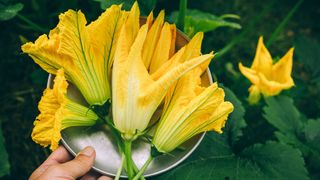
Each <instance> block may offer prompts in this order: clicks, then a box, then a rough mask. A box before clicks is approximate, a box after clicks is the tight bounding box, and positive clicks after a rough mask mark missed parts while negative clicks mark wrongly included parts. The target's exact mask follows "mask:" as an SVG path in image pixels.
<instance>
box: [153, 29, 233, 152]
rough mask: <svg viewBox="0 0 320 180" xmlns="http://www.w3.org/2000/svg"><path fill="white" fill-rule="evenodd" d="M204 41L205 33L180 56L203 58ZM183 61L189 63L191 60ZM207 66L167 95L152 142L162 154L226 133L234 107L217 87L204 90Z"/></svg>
mask: <svg viewBox="0 0 320 180" xmlns="http://www.w3.org/2000/svg"><path fill="white" fill-rule="evenodd" d="M202 37H203V34H202V33H198V34H196V35H195V37H194V39H192V40H191V42H190V43H189V45H188V46H187V47H186V50H184V49H181V50H180V51H179V52H178V53H181V57H186V56H187V57H188V56H196V55H197V54H198V55H199V54H200V48H201V41H202ZM188 48H192V49H193V50H194V51H190V49H188ZM181 51H182V52H181ZM179 60H181V59H180V58H177V59H174V60H173V61H179ZM183 61H188V58H187V59H183ZM172 64H175V63H174V62H172ZM207 66H208V64H203V65H202V66H200V67H197V68H196V69H193V70H191V71H190V72H188V73H187V74H185V75H183V76H182V77H181V78H180V80H179V81H178V82H177V83H175V84H174V85H173V86H172V87H171V88H170V91H169V92H168V93H167V95H166V98H165V104H164V108H163V113H162V116H161V118H160V120H159V124H158V126H157V128H156V132H155V134H154V137H153V141H152V143H153V144H154V145H155V147H156V148H157V150H158V151H160V152H163V153H166V152H170V151H172V150H174V149H175V148H176V147H178V146H179V145H181V144H182V143H184V142H185V141H187V140H188V139H190V138H192V137H193V136H195V135H197V134H199V133H201V132H204V131H209V130H213V131H216V132H218V133H222V131H221V128H222V127H224V125H225V122H226V120H227V117H228V115H229V114H230V113H231V112H232V111H233V105H232V104H231V103H230V102H225V101H224V91H223V89H221V88H219V87H218V85H217V83H214V84H212V85H211V86H209V87H207V88H205V87H202V86H201V75H202V74H203V72H204V71H205V70H206V69H207Z"/></svg>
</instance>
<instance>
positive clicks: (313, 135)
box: [304, 119, 320, 152]
mask: <svg viewBox="0 0 320 180" xmlns="http://www.w3.org/2000/svg"><path fill="white" fill-rule="evenodd" d="M304 133H305V138H306V141H307V143H309V144H310V146H312V147H313V148H314V149H317V150H318V151H319V152H320V146H319V142H320V119H316V120H313V119H310V120H308V122H307V124H306V126H305V128H304Z"/></svg>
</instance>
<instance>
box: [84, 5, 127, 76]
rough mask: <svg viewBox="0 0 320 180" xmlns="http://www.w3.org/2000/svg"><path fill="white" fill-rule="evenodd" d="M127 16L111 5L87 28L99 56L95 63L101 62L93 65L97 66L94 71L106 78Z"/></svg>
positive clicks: (109, 73)
mask: <svg viewBox="0 0 320 180" xmlns="http://www.w3.org/2000/svg"><path fill="white" fill-rule="evenodd" d="M127 15H128V14H127V13H125V12H123V11H121V7H120V6H117V5H112V6H111V7H110V8H108V9H107V10H106V11H105V12H104V13H102V14H101V15H100V17H99V18H98V19H97V20H96V21H94V22H92V23H90V24H89V25H88V27H87V29H88V34H90V35H91V36H90V42H91V45H92V47H93V49H94V51H95V54H98V55H99V56H101V57H99V58H96V61H101V62H99V63H95V65H97V66H96V68H97V69H96V70H97V71H101V73H107V74H108V77H111V76H110V75H111V66H112V63H113V58H114V52H115V48H116V44H117V42H118V37H119V34H120V30H121V27H122V25H123V23H124V21H125V19H126V17H127ZM105 62H107V64H108V65H107V66H104V63H105ZM104 71H107V72H104Z"/></svg>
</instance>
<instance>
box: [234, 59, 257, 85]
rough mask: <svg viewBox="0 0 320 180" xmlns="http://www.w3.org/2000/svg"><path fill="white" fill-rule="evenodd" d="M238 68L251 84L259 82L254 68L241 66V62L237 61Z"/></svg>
mask: <svg viewBox="0 0 320 180" xmlns="http://www.w3.org/2000/svg"><path fill="white" fill-rule="evenodd" d="M239 70H240V72H241V73H242V74H243V75H244V76H245V77H246V78H247V79H249V80H250V82H251V83H252V84H259V81H260V80H259V77H258V74H257V72H256V71H255V70H253V69H250V68H247V67H245V66H243V65H242V63H239Z"/></svg>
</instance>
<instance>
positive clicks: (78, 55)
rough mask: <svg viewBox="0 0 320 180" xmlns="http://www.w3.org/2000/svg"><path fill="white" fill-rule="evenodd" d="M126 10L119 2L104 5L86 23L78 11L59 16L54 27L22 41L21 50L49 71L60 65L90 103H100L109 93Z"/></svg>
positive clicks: (55, 70) (53, 72)
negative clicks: (99, 14) (98, 12)
mask: <svg viewBox="0 0 320 180" xmlns="http://www.w3.org/2000/svg"><path fill="white" fill-rule="evenodd" d="M126 15H127V13H126V12H124V11H122V10H121V7H120V6H117V5H114V6H111V7H110V8H108V9H107V10H106V11H105V12H104V13H103V14H102V15H101V16H100V17H99V18H98V19H97V20H96V21H94V22H92V23H90V24H89V25H86V24H87V21H86V18H85V16H84V14H83V13H82V12H81V11H73V10H68V11H67V12H65V13H63V14H61V15H60V16H59V20H60V21H59V23H58V25H57V27H56V28H54V29H53V30H51V31H50V33H49V35H48V36H47V35H46V34H44V35H41V36H40V37H39V38H38V39H37V40H36V41H35V42H34V43H31V42H29V43H26V44H24V45H23V46H22V51H23V52H24V53H27V54H29V56H30V57H31V58H32V59H33V60H34V61H35V62H36V63H37V64H38V65H40V66H41V68H43V69H44V70H45V71H47V72H48V73H51V74H56V73H57V70H58V69H60V68H63V69H64V71H65V73H66V78H67V79H68V81H70V82H71V83H73V84H75V85H76V86H77V87H78V89H79V90H80V91H81V93H82V95H83V96H84V98H85V99H86V101H87V102H88V103H89V104H90V105H103V104H104V103H105V102H106V101H107V100H108V99H109V98H110V96H111V94H110V82H109V81H110V75H111V66H112V63H113V62H112V61H113V57H114V52H115V47H116V44H117V41H118V36H119V32H120V29H121V26H122V24H123V22H124V20H125V18H126Z"/></svg>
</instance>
